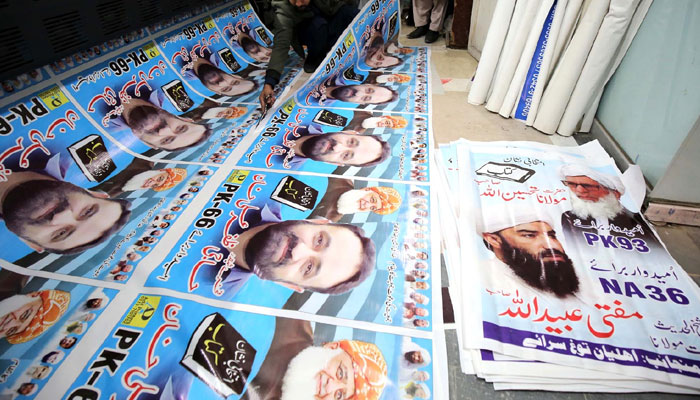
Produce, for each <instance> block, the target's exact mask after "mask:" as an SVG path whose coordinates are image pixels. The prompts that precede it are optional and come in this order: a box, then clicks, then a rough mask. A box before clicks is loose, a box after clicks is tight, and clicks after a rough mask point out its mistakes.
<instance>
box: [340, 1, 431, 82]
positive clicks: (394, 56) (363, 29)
mask: <svg viewBox="0 0 700 400" xmlns="http://www.w3.org/2000/svg"><path fill="white" fill-rule="evenodd" d="M396 2H397V0H389V1H387V0H381V1H380V0H375V1H374V2H372V5H371V6H370V7H366V8H364V9H363V10H362V11H361V12H360V15H359V16H358V19H357V21H356V22H355V23H354V24H353V26H352V32H353V34H354V35H355V38H356V39H357V42H356V44H357V48H358V49H359V59H358V62H357V66H358V68H359V69H360V70H363V71H391V72H393V73H427V72H428V48H427V47H401V46H400V45H399V42H398V38H399V27H400V25H401V20H400V17H399V10H398V7H397V6H396Z"/></svg>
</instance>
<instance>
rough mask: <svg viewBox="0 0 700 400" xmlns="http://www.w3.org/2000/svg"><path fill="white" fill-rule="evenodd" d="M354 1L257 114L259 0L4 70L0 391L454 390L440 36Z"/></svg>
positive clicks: (265, 53) (217, 394)
mask: <svg viewBox="0 0 700 400" xmlns="http://www.w3.org/2000/svg"><path fill="white" fill-rule="evenodd" d="M359 15H360V17H358V19H356V20H355V21H354V22H353V23H352V24H351V25H350V26H348V28H347V29H346V30H345V32H344V33H343V34H342V35H341V38H343V39H342V40H340V41H339V42H338V46H340V47H338V48H337V49H333V50H332V51H331V53H330V55H329V58H328V59H327V61H326V63H325V64H324V66H322V69H321V71H320V72H319V73H318V74H316V75H314V76H312V82H311V83H309V84H307V85H306V86H304V88H303V89H302V91H301V92H300V93H292V94H291V95H290V96H289V98H288V99H287V101H285V102H284V103H280V104H278V105H277V107H274V108H272V109H271V110H270V111H269V112H268V113H267V114H266V116H265V118H263V116H262V111H261V109H260V108H259V106H258V96H259V93H260V91H261V90H262V86H263V83H264V74H265V71H266V66H267V62H268V61H269V56H270V52H271V49H272V46H273V45H274V44H273V39H274V38H273V34H272V32H271V31H270V30H268V29H267V28H266V27H265V26H264V25H263V24H262V22H261V21H260V19H259V18H258V16H257V15H256V14H255V12H254V11H253V7H252V6H251V5H250V4H249V3H248V2H247V1H243V2H236V3H227V4H225V5H220V6H217V7H209V8H201V9H198V10H195V11H193V12H190V13H186V14H184V15H180V16H177V17H173V18H170V19H168V20H164V21H159V22H158V23H155V24H154V25H153V26H150V27H145V28H143V29H141V30H139V31H136V32H133V33H131V34H129V35H125V36H124V37H122V39H120V40H116V41H112V42H109V43H105V44H104V45H100V46H96V47H93V48H92V49H89V50H86V51H85V52H83V53H85V55H84V56H83V55H82V54H78V55H74V56H71V57H67V58H65V59H63V60H60V61H57V62H56V63H54V64H52V65H51V66H50V67H48V66H47V67H45V68H42V69H39V70H37V71H35V72H33V73H31V74H27V75H26V76H24V75H23V76H21V77H19V78H18V79H20V78H21V79H20V84H19V85H15V84H14V82H12V85H11V86H12V90H7V92H5V93H3V92H0V98H2V102H1V103H0V237H1V238H2V243H3V245H2V246H0V266H1V267H2V269H0V352H1V354H2V355H0V399H3V400H4V399H14V398H18V399H24V398H32V399H33V398H37V399H55V398H62V399H69V400H78V399H80V400H86V399H91V400H98V399H110V400H112V399H122V398H124V399H126V398H129V399H145V398H159V399H172V400H175V399H185V398H203V399H204V398H227V399H251V400H252V399H257V398H275V399H285V400H286V399H290V400H291V399H301V398H334V399H341V398H357V399H360V398H370V399H387V400H389V399H392V400H393V399H399V398H405V397H409V398H423V399H429V398H432V397H433V396H434V397H445V396H442V395H440V393H444V389H441V388H440V386H445V385H444V383H443V382H444V378H445V376H444V375H440V373H439V372H436V371H439V369H438V368H437V367H436V363H442V362H443V361H444V355H443V354H441V353H442V352H444V350H442V348H441V347H439V340H440V339H435V338H434V336H433V331H434V330H435V329H440V328H439V327H440V326H441V324H442V321H441V318H440V317H439V316H437V317H436V318H433V314H434V312H440V310H441V299H440V297H439V293H440V290H439V288H436V287H434V284H438V285H439V284H440V271H439V269H438V270H435V269H434V268H433V267H432V266H433V263H434V262H435V261H436V259H435V257H437V254H436V253H435V249H437V245H436V244H435V243H433V242H432V241H431V240H430V238H431V230H430V229H431V228H430V226H431V225H432V224H434V222H435V221H434V220H433V218H432V216H431V211H430V210H431V199H430V190H429V188H430V186H429V185H430V176H429V174H430V171H429V161H428V158H429V156H430V155H429V154H428V149H429V146H430V138H429V132H430V126H429V100H428V98H427V96H428V93H429V92H430V91H429V89H428V70H427V67H426V65H427V63H428V51H427V49H425V48H403V47H400V46H399V45H398V42H397V38H398V29H399V23H400V21H399V18H398V15H399V14H398V2H397V1H396V0H389V1H382V2H379V1H376V2H374V3H372V4H368V5H366V7H365V8H364V9H363V10H362V11H361V12H360V14H359ZM360 18H361V20H360ZM353 32H357V33H358V37H361V40H360V41H359V42H356V41H355V36H354V34H353ZM365 33H367V34H365ZM376 49H381V51H377V50H376ZM292 53H293V51H292V50H290V58H289V60H288V61H287V63H286V66H285V70H284V71H285V72H284V74H283V76H282V79H281V80H280V84H279V85H278V86H277V87H276V94H277V95H278V96H282V95H283V94H284V91H285V89H286V86H287V85H288V84H289V83H290V82H291V81H292V80H293V79H294V78H295V77H296V76H297V75H298V73H299V72H300V70H301V63H302V60H303V58H302V57H301V56H300V55H298V54H296V53H295V54H292ZM392 54H396V55H398V56H400V60H401V62H396V63H394V61H396V60H398V58H396V57H394V56H392ZM392 57H393V58H392ZM323 67H325V70H324V69H323ZM375 70H377V71H375ZM25 78H26V79H25ZM32 81H33V82H32ZM3 84H4V83H3ZM313 85H316V87H314V86H313ZM319 85H320V86H319ZM334 85H335V86H338V87H340V86H339V85H345V86H346V88H345V89H343V90H341V91H340V92H343V91H344V93H346V94H348V93H350V92H351V91H353V90H355V89H358V88H361V87H363V88H369V89H368V90H369V92H368V93H369V95H370V97H371V99H370V100H368V101H367V102H366V103H367V104H364V105H363V104H357V103H353V101H354V100H352V99H350V98H344V99H345V100H348V101H345V100H342V101H341V100H339V99H330V100H329V99H327V98H322V97H318V98H316V97H314V96H315V93H323V94H325V93H326V92H328V93H330V92H331V91H332V89H334V88H333V87H331V86H334ZM363 85H364V86H363ZM355 86H357V87H356V88H355ZM382 90H384V92H382ZM311 92H313V93H314V95H310V93H311ZM340 92H338V93H340ZM387 93H390V94H391V98H390V99H384V100H382V101H381V102H380V101H378V100H377V99H380V98H381V97H382V96H385V95H386V94H387ZM3 96H4V97H3ZM385 97H386V96H385ZM358 98H359V97H358ZM299 99H304V101H303V102H301V101H299ZM385 100H386V101H385ZM438 259H439V258H438ZM436 327H437V328H436ZM434 339H435V340H434ZM434 356H435V357H436V360H435V361H433V357H434ZM434 381H435V384H434V383H433V382H434ZM438 381H440V382H438ZM441 384H442V385H441ZM434 392H436V394H433V393H434Z"/></svg>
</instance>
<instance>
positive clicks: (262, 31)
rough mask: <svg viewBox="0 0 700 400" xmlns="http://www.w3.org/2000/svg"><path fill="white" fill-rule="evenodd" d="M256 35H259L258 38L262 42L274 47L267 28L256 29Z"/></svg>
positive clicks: (259, 27)
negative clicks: (266, 30)
mask: <svg viewBox="0 0 700 400" xmlns="http://www.w3.org/2000/svg"><path fill="white" fill-rule="evenodd" d="M255 33H257V34H258V37H259V38H260V40H262V41H263V42H265V45H266V46H268V47H269V46H270V45H272V39H270V37H269V36H267V32H265V28H263V27H262V26H258V27H256V28H255Z"/></svg>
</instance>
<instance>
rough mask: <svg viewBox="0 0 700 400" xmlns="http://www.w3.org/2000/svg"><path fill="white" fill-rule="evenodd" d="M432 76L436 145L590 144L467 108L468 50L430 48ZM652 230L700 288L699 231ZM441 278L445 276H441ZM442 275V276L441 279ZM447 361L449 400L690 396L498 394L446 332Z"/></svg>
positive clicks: (414, 42) (409, 42)
mask: <svg viewBox="0 0 700 400" xmlns="http://www.w3.org/2000/svg"><path fill="white" fill-rule="evenodd" d="M411 30H412V28H411V27H406V26H403V27H402V35H401V39H400V40H401V43H402V44H403V45H405V46H426V44H425V42H424V40H423V38H419V39H406V37H405V35H406V34H407V33H408V32H410V31H411ZM429 46H430V48H431V57H432V58H431V61H432V65H433V73H434V75H437V76H434V77H433V79H432V82H433V83H434V86H433V98H432V104H433V119H432V122H433V133H434V135H435V142H436V143H446V142H450V141H453V140H456V139H459V138H465V139H469V140H479V141H495V140H518V141H520V140H529V141H535V142H540V143H547V144H555V145H560V146H574V145H576V144H577V142H579V143H585V142H586V141H588V139H587V138H586V135H585V134H579V135H577V136H576V137H569V138H565V137H561V136H556V135H555V136H548V135H544V134H542V133H540V132H538V131H537V130H535V129H533V128H530V127H527V126H525V125H524V124H523V123H521V122H520V121H516V120H513V119H505V118H502V117H501V116H499V115H498V114H494V113H491V112H489V111H487V110H486V109H485V108H484V107H482V106H473V105H471V104H468V103H467V93H468V90H469V82H470V79H471V77H472V76H473V75H474V71H475V70H476V66H477V61H476V60H475V59H474V58H473V57H472V56H471V55H469V53H468V52H467V51H466V50H456V49H448V48H447V47H446V46H445V41H444V38H441V39H440V40H438V41H437V42H436V43H433V44H432V45H429ZM656 230H657V232H658V233H659V235H660V236H661V238H662V240H663V242H664V243H665V244H666V246H667V248H668V250H669V252H670V253H671V254H672V255H673V257H674V258H675V259H676V261H677V262H678V263H679V264H680V265H681V266H683V267H684V269H685V270H686V271H687V272H688V273H689V275H690V276H691V277H692V278H693V279H694V280H695V282H696V283H699V284H700V257H699V256H700V228H698V227H688V226H681V225H666V226H656ZM443 274H444V273H443ZM444 275H446V274H444ZM446 338H447V353H448V357H449V378H450V398H451V399H584V400H592V399H607V398H612V396H614V398H623V399H650V400H651V399H654V400H659V399H662V400H665V399H678V398H684V397H690V396H679V395H667V394H661V395H659V394H629V395H613V394H591V393H562V392H539V391H501V392H496V391H495V390H494V389H493V385H492V384H489V383H486V382H484V381H483V380H480V379H478V378H476V377H475V376H470V375H464V374H462V373H461V371H460V368H459V361H458V360H457V358H456V355H457V354H458V350H457V349H458V345H457V338H456V333H455V331H453V330H448V331H447V332H446Z"/></svg>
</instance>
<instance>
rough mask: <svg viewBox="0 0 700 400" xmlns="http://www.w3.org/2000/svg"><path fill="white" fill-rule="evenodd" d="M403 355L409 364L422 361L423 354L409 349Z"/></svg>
mask: <svg viewBox="0 0 700 400" xmlns="http://www.w3.org/2000/svg"><path fill="white" fill-rule="evenodd" d="M405 357H406V360H408V362H410V363H411V364H421V363H422V362H423V355H422V354H421V352H420V351H409V352H408V353H406V355H405Z"/></svg>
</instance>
